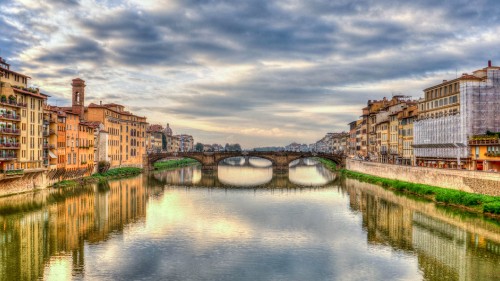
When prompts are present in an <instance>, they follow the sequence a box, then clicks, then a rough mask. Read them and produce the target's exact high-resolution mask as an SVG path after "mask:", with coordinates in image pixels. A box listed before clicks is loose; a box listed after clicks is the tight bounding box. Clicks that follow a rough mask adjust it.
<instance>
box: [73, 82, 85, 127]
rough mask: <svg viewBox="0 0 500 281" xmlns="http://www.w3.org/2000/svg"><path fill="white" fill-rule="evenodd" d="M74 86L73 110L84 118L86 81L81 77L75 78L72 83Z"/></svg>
mask: <svg viewBox="0 0 500 281" xmlns="http://www.w3.org/2000/svg"><path fill="white" fill-rule="evenodd" d="M71 86H72V87H73V102H72V108H73V109H72V111H73V112H74V113H76V114H78V115H79V116H80V119H84V118H85V116H84V114H85V81H83V80H82V79H80V78H76V79H73V83H71Z"/></svg>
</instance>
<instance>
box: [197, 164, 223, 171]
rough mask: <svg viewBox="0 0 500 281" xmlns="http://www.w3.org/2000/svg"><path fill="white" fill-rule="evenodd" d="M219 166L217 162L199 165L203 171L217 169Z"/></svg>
mask: <svg viewBox="0 0 500 281" xmlns="http://www.w3.org/2000/svg"><path fill="white" fill-rule="evenodd" d="M218 168H219V165H218V164H215V165H214V164H207V165H201V170H202V171H203V172H212V171H217V170H218Z"/></svg>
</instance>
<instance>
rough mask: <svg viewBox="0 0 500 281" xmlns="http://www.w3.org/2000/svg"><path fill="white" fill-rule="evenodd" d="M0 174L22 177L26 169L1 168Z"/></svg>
mask: <svg viewBox="0 0 500 281" xmlns="http://www.w3.org/2000/svg"><path fill="white" fill-rule="evenodd" d="M0 174H2V175H3V177H4V178H15V177H22V176H23V175H24V170H22V169H18V170H5V171H4V170H0Z"/></svg>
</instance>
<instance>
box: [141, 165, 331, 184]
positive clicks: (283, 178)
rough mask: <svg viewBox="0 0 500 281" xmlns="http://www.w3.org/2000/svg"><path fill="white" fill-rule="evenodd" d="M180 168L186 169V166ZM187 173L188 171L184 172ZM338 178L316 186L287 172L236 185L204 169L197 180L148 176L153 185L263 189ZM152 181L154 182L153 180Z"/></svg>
mask: <svg viewBox="0 0 500 281" xmlns="http://www.w3.org/2000/svg"><path fill="white" fill-rule="evenodd" d="M181 169H187V168H186V167H184V168H181ZM166 172H167V173H171V172H175V171H166ZM186 174H189V173H186ZM337 179H338V178H337V177H336V176H334V177H333V180H332V181H329V182H327V183H325V184H320V185H317V186H312V185H301V184H299V183H295V182H292V181H291V180H290V178H289V177H288V175H287V174H284V173H273V175H272V178H271V179H270V180H269V181H268V182H265V183H261V184H250V185H238V184H236V185H235V184H230V183H227V182H226V181H224V180H221V179H220V178H219V175H218V174H217V171H205V172H202V174H201V178H200V180H199V181H195V182H193V181H192V178H191V179H187V180H186V179H181V178H175V177H168V175H167V174H165V173H162V172H155V173H154V174H151V175H150V176H149V178H148V180H149V182H150V184H153V185H173V186H187V187H207V188H231V189H234V188H241V189H248V188H254V189H255V188H264V189H266V188H267V189H292V188H304V187H307V188H311V187H312V188H316V187H325V186H330V185H331V184H333V182H335V181H336V180H337ZM153 181H154V182H153Z"/></svg>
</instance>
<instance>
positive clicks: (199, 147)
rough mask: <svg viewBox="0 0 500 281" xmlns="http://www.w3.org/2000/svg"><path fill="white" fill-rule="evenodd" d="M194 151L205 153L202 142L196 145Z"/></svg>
mask: <svg viewBox="0 0 500 281" xmlns="http://www.w3.org/2000/svg"><path fill="white" fill-rule="evenodd" d="M194 150H195V151H198V152H202V151H203V144H202V143H201V142H198V143H196V145H195V146H194Z"/></svg>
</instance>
